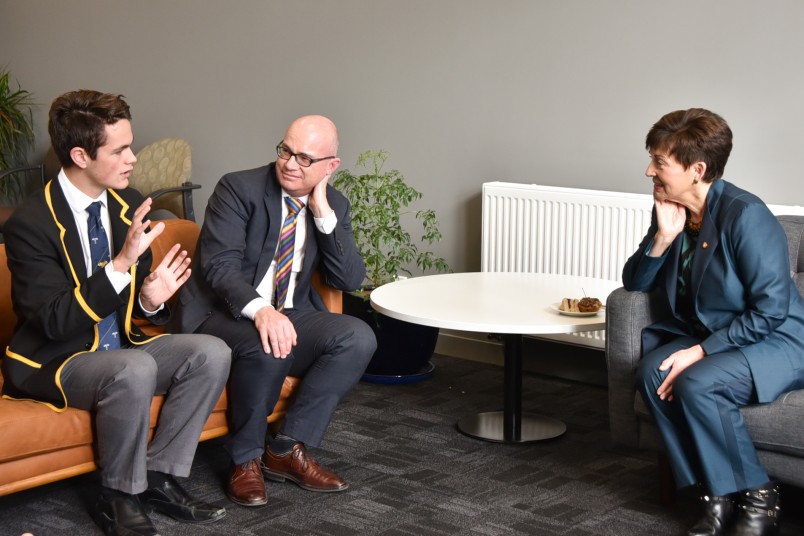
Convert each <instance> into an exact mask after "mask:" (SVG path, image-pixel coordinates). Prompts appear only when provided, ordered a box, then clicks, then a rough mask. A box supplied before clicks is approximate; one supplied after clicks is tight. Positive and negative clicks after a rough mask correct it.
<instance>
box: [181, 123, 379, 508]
mask: <svg viewBox="0 0 804 536" xmlns="http://www.w3.org/2000/svg"><path fill="white" fill-rule="evenodd" d="M337 151H338V132H337V129H336V128H335V125H334V124H333V123H332V121H330V120H329V119H327V118H326V117H322V116H305V117H300V118H299V119H297V120H295V121H294V122H293V123H292V124H291V125H290V126H289V127H288V129H287V131H286V133H285V136H284V137H283V138H282V141H281V142H280V143H279V144H278V145H277V147H276V152H277V159H276V161H275V162H273V163H271V164H268V165H267V166H263V167H260V168H257V169H252V170H247V171H238V172H235V173H229V174H227V175H225V176H224V177H223V178H222V179H221V180H220V182H219V183H218V185H217V186H216V188H215V192H214V193H213V194H212V197H211V198H210V200H209V204H208V206H207V210H206V215H205V217H204V227H203V229H202V231H201V237H200V239H199V243H198V249H197V251H196V258H195V266H194V267H193V271H192V276H191V278H190V281H189V282H188V283H187V285H186V286H185V288H184V289H183V291H182V294H181V297H180V300H179V301H180V306H179V310H178V311H177V312H176V315H175V317H174V321H175V324H174V327H175V329H177V330H180V331H182V332H185V333H206V334H214V335H216V336H218V337H220V338H221V339H223V340H224V341H226V342H227V343H228V344H229V346H230V347H231V348H232V369H231V375H230V380H229V403H230V411H231V427H230V428H231V433H230V436H229V437H228V439H227V441H226V443H225V449H226V450H227V452H228V454H229V456H230V457H231V459H232V471H231V476H230V479H229V488H228V492H227V495H228V497H229V498H230V499H231V500H232V501H233V502H235V503H236V504H240V505H243V506H260V505H263V504H266V502H267V494H266V491H265V483H264V478H268V479H270V480H275V481H284V480H290V481H292V482H295V483H296V484H298V485H299V486H300V487H302V488H303V489H306V490H309V491H317V492H339V491H343V490H345V489H347V488H348V484H347V483H346V482H345V481H344V480H343V479H342V478H341V477H340V476H338V475H337V474H335V473H334V472H332V471H330V470H328V469H325V468H323V467H321V466H319V465H318V464H317V463H316V462H315V461H314V460H313V458H312V457H311V455H310V454H309V452H308V451H307V447H318V446H319V445H320V444H321V441H322V439H323V436H324V433H325V431H326V429H327V426H328V425H329V422H330V420H331V418H332V415H333V413H334V412H335V409H336V407H337V405H338V403H339V402H340V401H341V400H342V399H343V397H344V396H345V395H346V394H347V393H348V392H349V391H350V390H351V389H352V387H353V386H354V385H355V384H356V383H357V381H358V380H359V379H360V377H361V375H362V374H363V371H364V370H365V368H366V366H367V365H368V362H369V360H370V359H371V356H372V355H373V354H374V350H375V349H376V345H377V343H376V340H375V338H374V334H373V332H372V331H371V329H370V328H369V327H368V326H367V325H366V324H365V323H364V322H363V321H361V320H358V319H356V318H353V317H350V316H346V315H339V314H333V313H330V312H328V311H327V310H326V307H325V306H324V303H323V301H322V300H321V297H320V296H319V295H318V293H317V292H316V291H315V289H314V288H313V286H312V274H313V272H314V271H318V272H319V273H320V274H321V276H322V277H323V279H324V281H325V282H326V283H327V284H329V285H330V286H333V287H335V288H338V289H341V290H344V291H350V290H354V289H356V288H358V287H359V286H360V285H361V284H362V283H363V278H364V277H365V272H366V269H365V265H364V264H363V259H362V258H361V256H360V253H359V251H358V249H357V245H356V243H355V240H354V236H353V234H352V228H351V215H350V205H349V202H348V201H347V199H346V198H345V197H344V196H343V195H342V194H341V193H340V192H338V191H337V190H335V189H334V188H333V187H332V186H330V185H329V184H328V180H329V178H330V177H331V176H332V174H333V173H334V172H335V170H336V169H337V168H338V166H339V165H340V158H338V157H337V156H336V155H337ZM288 375H291V376H296V377H302V382H301V385H300V388H299V391H298V394H297V396H296V399H295V401H294V403H293V405H292V406H291V407H290V408H289V410H288V412H287V416H286V418H285V421H284V424H283V428H282V430H281V432H280V433H279V434H277V435H276V436H275V437H270V436H269V437H266V434H267V423H266V416H267V415H269V414H270V413H271V412H272V411H273V408H274V405H275V404H276V402H277V399H278V398H279V395H280V394H281V390H282V384H283V382H284V379H285V377H286V376H288Z"/></svg>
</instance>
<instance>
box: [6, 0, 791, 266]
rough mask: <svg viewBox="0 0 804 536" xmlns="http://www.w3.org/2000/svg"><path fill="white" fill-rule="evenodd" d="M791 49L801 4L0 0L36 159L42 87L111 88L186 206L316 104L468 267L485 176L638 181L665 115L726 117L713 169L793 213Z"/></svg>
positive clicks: (588, 182)
mask: <svg viewBox="0 0 804 536" xmlns="http://www.w3.org/2000/svg"><path fill="white" fill-rule="evenodd" d="M802 52H804V2H801V1H800V0H774V1H771V2H761V1H759V0H756V1H748V0H738V1H734V0H710V1H705V2H702V1H700V0H679V1H675V2H653V1H642V0H609V1H600V0H555V1H546V0H542V1H536V0H531V1H525V0H498V1H495V2H490V1H480V0H443V1H428V0H404V1H403V0H398V1H390V0H342V1H339V2H332V1H323V0H320V1H314V0H296V1H294V2H269V1H266V0H239V1H236V2H220V1H212V0H173V1H155V0H136V1H134V0H127V1H116V2H109V1H106V0H71V1H70V2H64V1H61V0H36V1H33V2H23V1H19V0H0V64H3V65H6V66H7V67H9V68H10V69H11V70H12V72H13V74H14V75H15V76H16V77H17V79H18V80H19V81H20V83H21V84H23V86H24V87H25V88H27V89H29V90H31V91H33V92H34V93H35V95H36V98H37V100H38V101H39V102H40V103H41V106H40V107H39V108H38V109H37V111H36V115H35V121H36V131H37V133H38V136H39V138H38V143H37V147H36V154H35V155H34V159H40V160H41V158H42V157H43V155H44V154H45V151H46V149H47V144H48V138H47V133H46V122H47V121H46V112H47V109H48V107H49V104H50V102H51V101H52V99H53V98H54V97H55V96H57V95H58V94H60V93H63V92H65V91H69V90H72V89H77V88H81V87H89V88H93V89H99V90H103V91H110V92H120V93H123V94H125V95H126V97H127V100H128V101H129V103H130V104H131V106H132V111H133V114H134V132H135V149H139V148H141V147H142V146H144V145H145V144H147V143H149V142H152V141H154V140H157V139H159V138H163V137H168V136H180V137H185V138H187V139H188V140H189V141H190V142H191V144H192V145H193V148H194V158H193V165H194V173H193V180H194V181H195V182H198V183H201V184H203V186H204V187H203V189H202V190H201V191H200V192H197V195H198V206H200V207H203V206H204V205H205V204H206V199H207V197H208V196H209V194H210V193H211V192H212V188H213V186H214V184H215V182H216V181H217V180H218V179H219V178H220V176H221V175H222V174H223V173H225V172H227V171H232V170H235V169H244V168H247V167H254V166H257V165H261V164H263V163H266V162H268V161H270V160H272V159H273V158H272V155H273V146H274V145H275V144H276V142H277V141H279V139H280V138H281V136H282V134H283V132H284V128H285V126H286V125H287V123H288V122H289V121H290V120H292V119H293V118H294V117H296V116H298V115H301V114H305V113H323V114H326V115H328V116H330V117H332V118H333V119H334V120H335V122H336V123H337V124H338V126H339V128H340V132H341V156H342V157H343V162H344V163H343V166H344V167H350V168H351V167H353V165H354V161H355V159H356V157H357V155H358V154H359V153H360V152H361V151H363V150H365V149H369V148H371V149H386V150H388V151H390V152H391V155H392V156H391V159H390V160H389V167H393V168H397V169H399V170H400V171H402V173H403V174H404V175H405V176H406V177H407V179H408V180H409V182H410V183H411V184H412V185H414V186H415V187H416V188H418V189H420V190H421V191H422V192H423V193H424V194H425V198H424V203H422V204H421V205H420V206H421V207H424V206H428V207H433V208H435V209H436V210H437V212H438V215H439V217H440V219H441V221H442V230H443V232H444V234H445V240H444V242H443V243H442V244H441V245H439V247H438V248H437V249H438V252H439V253H440V254H442V255H444V256H445V257H447V259H448V260H449V261H450V262H451V263H452V264H453V267H454V268H455V269H456V270H458V271H465V270H477V269H479V266H480V262H479V252H480V238H479V230H480V187H481V184H482V183H483V182H486V181H489V180H506V181H514V182H536V183H541V184H549V185H565V186H572V187H582V188H595V189H605V190H617V191H626V192H642V193H648V192H649V191H650V189H649V184H648V181H647V179H645V178H644V175H643V172H644V168H645V167H646V165H647V156H646V153H645V151H644V148H643V140H644V136H645V134H646V132H647V130H648V129H649V128H650V126H651V125H652V124H653V122H655V121H656V120H657V119H658V118H659V117H660V116H661V115H663V114H664V113H666V112H668V111H671V110H675V109H678V108H687V107H692V106H702V107H707V108H710V109H712V110H714V111H716V112H718V113H720V114H721V115H723V116H724V117H725V118H726V119H727V120H728V121H729V123H730V124H731V126H732V129H733V130H734V132H735V148H734V151H733V154H732V159H731V162H730V164H729V166H728V167H727V170H726V175H727V178H728V179H730V180H732V181H733V182H736V183H738V184H739V185H741V186H743V187H745V188H747V189H749V190H752V191H754V192H755V193H757V194H759V195H760V196H761V197H763V198H764V199H765V200H766V201H767V202H769V203H776V204H799V205H804V188H802V186H801V183H802V172H801V169H800V163H801V161H802V157H801V153H802V148H804V99H803V98H802V95H804V69H802V59H801V58H802Z"/></svg>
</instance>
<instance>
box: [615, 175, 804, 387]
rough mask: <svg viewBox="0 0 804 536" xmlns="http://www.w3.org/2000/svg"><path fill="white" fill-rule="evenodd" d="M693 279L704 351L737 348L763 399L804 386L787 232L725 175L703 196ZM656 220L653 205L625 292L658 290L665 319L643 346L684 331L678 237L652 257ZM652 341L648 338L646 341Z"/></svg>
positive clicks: (801, 304) (803, 348)
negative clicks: (663, 335)
mask: <svg viewBox="0 0 804 536" xmlns="http://www.w3.org/2000/svg"><path fill="white" fill-rule="evenodd" d="M706 210H707V214H706V215H705V216H704V220H703V227H702V228H701V231H700V234H699V236H698V244H697V247H696V250H695V258H694V260H693V265H692V275H691V285H692V291H693V296H694V305H695V310H696V313H697V315H698V318H699V319H700V321H701V323H702V324H703V325H704V326H706V328H707V329H708V330H709V331H711V334H710V335H709V336H707V337H706V338H704V340H703V341H702V342H701V345H702V346H703V349H704V351H705V352H706V353H707V354H713V353H717V352H724V351H728V350H739V351H740V352H742V353H743V354H744V355H745V357H746V359H747V360H748V364H749V366H750V367H751V373H752V375H753V377H754V384H755V386H756V390H757V395H758V397H759V401H760V402H769V401H772V400H775V399H776V398H777V397H778V396H779V395H780V394H782V393H784V392H787V391H790V390H793V389H800V388H802V387H804V300H802V298H801V296H800V295H799V293H798V289H797V288H796V285H795V283H794V281H793V279H792V277H791V273H790V258H789V253H788V249H787V238H786V235H785V233H784V230H783V229H782V227H781V225H779V222H778V221H777V220H776V218H775V217H774V216H773V214H771V212H770V210H768V207H767V206H765V204H764V203H763V202H762V201H761V200H760V199H759V198H758V197H756V196H754V195H753V194H750V193H748V192H746V191H744V190H741V189H740V188H737V187H736V186H734V185H733V184H730V183H728V182H725V181H723V180H717V181H715V182H714V183H713V184H712V186H711V188H710V190H709V195H708V196H707V199H706ZM657 229H658V225H657V223H656V210H655V209H654V211H653V218H652V222H651V226H650V229H648V233H647V235H645V238H643V240H642V243H641V244H640V246H639V249H638V250H637V251H636V253H634V255H633V256H632V257H631V258H630V259H629V260H628V262H626V264H625V268H624V269H623V285H624V286H625V288H626V289H628V290H641V291H648V290H651V289H653V288H657V290H658V291H659V292H661V293H662V295H663V297H664V300H663V302H664V303H665V305H666V307H667V317H668V320H666V321H662V322H659V323H657V324H654V325H652V326H650V327H648V328H647V330H646V332H645V333H646V335H645V336H644V337H643V340H644V344H643V352H647V351H649V350H650V349H652V348H651V347H650V346H651V344H653V345H654V346H655V344H657V343H658V342H659V340H660V338H661V337H651V332H652V333H654V334H656V333H662V332H664V333H669V334H677V335H682V334H684V329H683V327H682V325H681V323H682V320H683V319H682V317H681V316H680V315H679V313H678V312H677V311H676V294H677V283H678V266H679V256H680V254H681V242H682V236H681V235H679V236H678V237H676V240H675V241H674V242H673V244H672V245H671V247H670V249H669V250H668V251H667V252H666V253H665V255H664V256H662V257H649V256H648V255H647V252H648V248H649V246H650V244H651V243H652V241H653V237H654V235H655V234H656V231H657ZM650 341H653V342H650Z"/></svg>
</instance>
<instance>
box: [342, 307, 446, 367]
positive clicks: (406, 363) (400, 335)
mask: <svg viewBox="0 0 804 536" xmlns="http://www.w3.org/2000/svg"><path fill="white" fill-rule="evenodd" d="M343 312H344V314H348V315H350V316H354V317H356V318H359V319H361V320H363V321H364V322H365V323H366V324H368V325H369V326H371V329H372V330H373V331H374V335H375V336H376V337H377V351H375V352H374V357H372V358H371V362H370V363H369V365H368V367H367V368H366V375H367V376H384V377H396V376H418V375H422V371H424V370H427V367H428V362H429V360H430V357H431V356H432V355H433V351H434V350H435V347H436V342H437V341H438V328H433V327H430V326H421V325H419V324H412V323H410V322H404V321H402V320H397V319H395V318H391V317H389V316H385V315H383V314H380V313H377V312H376V311H374V310H373V309H372V308H371V304H370V303H369V302H368V301H367V300H364V299H363V298H361V297H360V296H354V295H352V294H349V293H346V292H344V294H343ZM427 376H428V377H429V374H427ZM364 378H365V377H364ZM422 379H424V378H422ZM389 383H390V382H389Z"/></svg>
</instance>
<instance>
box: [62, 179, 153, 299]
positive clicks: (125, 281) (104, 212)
mask: <svg viewBox="0 0 804 536" xmlns="http://www.w3.org/2000/svg"><path fill="white" fill-rule="evenodd" d="M59 185H60V186H61V189H62V191H63V192H64V197H65V198H66V199H67V204H68V205H70V210H72V212H73V219H74V220H75V224H76V226H78V237H79V238H80V239H81V249H82V250H83V252H84V264H85V265H86V267H87V277H90V276H91V275H92V273H93V265H92V253H90V250H89V223H88V219H89V212H87V207H88V206H89V205H91V204H92V203H94V202H95V201H100V204H101V214H100V216H101V221H102V222H103V230H104V231H105V232H106V237H107V238H108V240H109V256H110V257H111V252H112V251H114V244H113V243H112V235H111V233H110V232H109V230H110V229H111V220H110V219H109V205H108V203H107V199H106V198H107V196H108V194H107V193H106V190H104V191H103V193H102V194H100V196H98V198H97V199H92V198H91V197H89V196H88V195H87V194H85V193H84V192H82V191H81V190H79V189H78V188H76V187H75V185H73V183H72V182H70V179H68V178H67V175H66V174H65V173H64V169H62V170H61V171H59ZM103 269H104V271H105V272H106V276H107V277H108V278H109V282H110V283H111V284H112V287H114V290H115V291H116V292H117V293H118V294H120V293H121V292H123V289H125V288H126V287H128V286H129V285H130V284H131V274H130V273H128V272H116V271H115V269H114V265H113V264H112V263H111V262H109V263H107V264H106V266H104V268H103ZM163 307H164V304H162V305H161V306H160V307H159V309H157V310H156V311H146V310H145V309H143V312H144V313H145V314H146V315H154V314H156V313H158V312H159V311H161V310H162V308H163ZM140 308H142V302H140Z"/></svg>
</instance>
